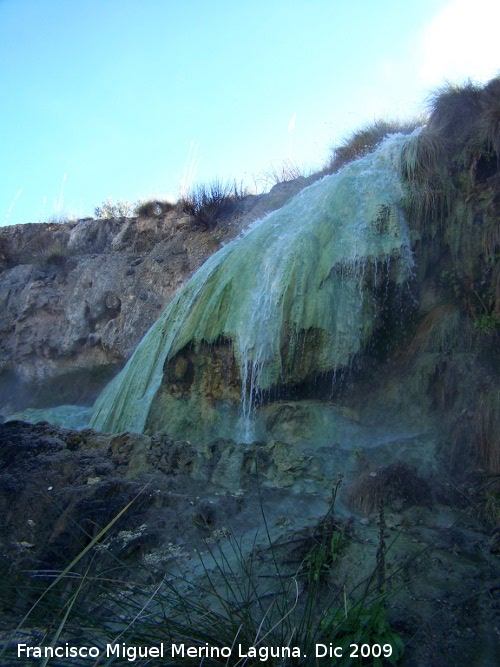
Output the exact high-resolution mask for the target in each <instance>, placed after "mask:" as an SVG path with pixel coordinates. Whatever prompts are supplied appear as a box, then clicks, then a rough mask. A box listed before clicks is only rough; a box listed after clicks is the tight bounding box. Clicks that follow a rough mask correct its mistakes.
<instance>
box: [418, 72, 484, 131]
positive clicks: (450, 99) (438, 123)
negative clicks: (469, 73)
mask: <svg viewBox="0 0 500 667" xmlns="http://www.w3.org/2000/svg"><path fill="white" fill-rule="evenodd" d="M481 107H482V105H481V87H480V86H478V85H477V84H475V83H473V82H472V81H467V82H466V83H465V84H463V85H457V84H451V83H448V84H446V85H445V86H443V87H442V88H438V89H437V90H436V91H435V92H434V93H433V94H432V95H431V96H430V97H429V100H428V108H429V111H430V115H429V121H428V123H427V128H428V129H429V130H430V131H433V132H436V133H438V134H439V135H440V136H441V137H443V138H445V139H449V140H452V141H456V140H457V139H460V140H461V141H462V140H464V139H468V138H469V137H470V135H471V134H472V133H473V131H474V130H475V129H476V125H477V120H478V117H479V115H480V113H481Z"/></svg>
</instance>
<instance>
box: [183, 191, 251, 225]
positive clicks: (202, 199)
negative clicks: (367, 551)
mask: <svg viewBox="0 0 500 667" xmlns="http://www.w3.org/2000/svg"><path fill="white" fill-rule="evenodd" d="M246 195H247V191H246V189H245V188H244V187H243V185H242V184H241V183H240V184H239V185H238V183H237V182H236V181H233V182H232V183H231V182H227V183H222V181H219V180H214V181H212V182H211V183H209V184H208V185H205V184H204V185H199V186H198V187H197V188H194V189H193V190H192V191H191V192H190V193H189V194H188V195H187V196H186V197H184V199H182V200H181V201H180V206H181V209H182V210H183V211H184V213H187V214H188V215H191V216H192V217H193V218H194V219H195V221H196V223H197V224H199V225H200V226H201V228H202V229H204V230H210V229H214V228H215V227H216V226H217V225H218V224H219V222H220V221H221V220H222V219H224V218H228V217H229V216H231V215H233V214H234V213H235V212H236V210H237V207H238V202H240V201H241V200H242V199H243V198H244V197H246Z"/></svg>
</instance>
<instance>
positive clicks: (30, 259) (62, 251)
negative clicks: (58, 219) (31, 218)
mask: <svg viewBox="0 0 500 667" xmlns="http://www.w3.org/2000/svg"><path fill="white" fill-rule="evenodd" d="M23 255H24V257H23V259H24V260H25V262H26V263H29V264H42V265H43V264H45V265H55V266H62V265H63V264H64V263H65V262H66V259H67V258H68V255H69V249H68V241H67V239H66V238H61V237H60V236H53V235H52V234H50V233H48V234H43V233H42V234H41V235H40V236H38V237H37V238H35V239H34V240H33V241H32V242H31V243H30V244H29V246H27V248H26V250H25V252H24V253H23Z"/></svg>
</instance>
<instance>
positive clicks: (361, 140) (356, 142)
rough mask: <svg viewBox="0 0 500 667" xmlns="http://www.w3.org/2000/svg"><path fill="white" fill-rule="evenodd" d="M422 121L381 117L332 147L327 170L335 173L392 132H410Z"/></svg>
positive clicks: (370, 149) (374, 146) (364, 153)
mask: <svg viewBox="0 0 500 667" xmlns="http://www.w3.org/2000/svg"><path fill="white" fill-rule="evenodd" d="M422 122H423V121H422V120H421V119H418V120H417V119H416V120H413V121H411V120H410V121H407V122H401V121H396V120H384V119H379V120H376V121H374V122H373V123H370V124H368V125H365V126H364V127H362V128H361V129H359V130H356V132H354V133H353V134H352V135H350V136H349V137H347V139H345V140H344V141H343V142H342V143H341V144H340V146H336V147H334V148H333V149H332V154H331V157H330V160H329V162H328V164H327V167H326V171H327V172H328V173H330V174H333V173H334V172H336V171H338V170H339V169H341V167H343V166H344V165H346V164H348V163H349V162H353V161H354V160H357V159H358V158H361V157H364V156H365V155H368V153H372V152H373V151H374V150H375V149H376V148H377V147H378V146H379V145H380V144H381V143H382V141H383V140H384V139H385V138H386V137H388V136H389V135H390V134H410V133H411V132H413V131H414V130H415V129H416V128H417V127H419V126H420V125H422Z"/></svg>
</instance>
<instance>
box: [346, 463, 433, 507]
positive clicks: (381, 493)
mask: <svg viewBox="0 0 500 667" xmlns="http://www.w3.org/2000/svg"><path fill="white" fill-rule="evenodd" d="M430 502H431V489H430V486H429V484H428V483H427V482H426V481H425V480H424V479H422V477H419V475H418V474H417V471H416V470H415V468H413V467H411V466H409V465H407V464H406V463H403V462H402V461H397V462H396V463H391V464H390V465H388V466H385V467H384V468H379V469H378V470H376V471H374V472H371V473H369V474H367V475H364V476H363V477H361V478H360V479H358V480H356V481H355V482H354V483H353V484H352V485H351V486H350V487H349V489H348V491H347V494H346V503H347V505H348V506H349V507H351V508H352V509H354V510H357V511H358V512H362V513H363V514H371V513H372V512H374V511H377V510H378V508H379V506H380V504H382V505H385V506H388V505H389V506H391V505H392V506H393V507H394V509H397V510H400V509H402V508H403V507H408V506H411V505H428V504H430Z"/></svg>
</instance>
